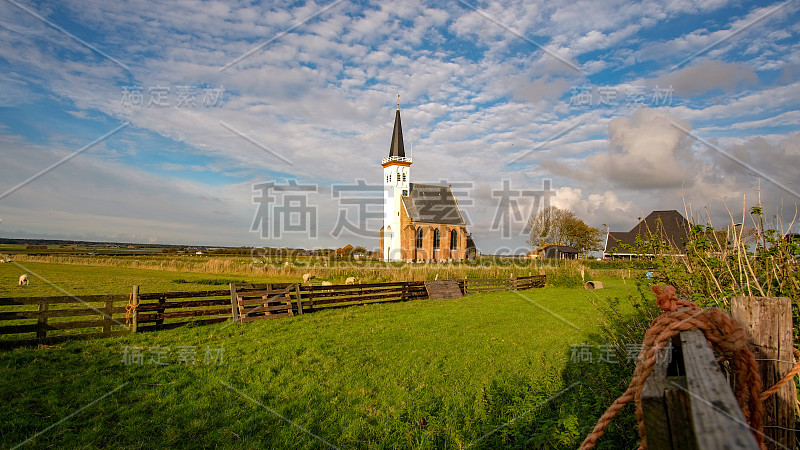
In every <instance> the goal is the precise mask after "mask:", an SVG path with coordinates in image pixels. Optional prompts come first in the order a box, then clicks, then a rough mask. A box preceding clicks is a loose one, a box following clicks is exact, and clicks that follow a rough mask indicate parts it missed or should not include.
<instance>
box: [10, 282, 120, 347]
mask: <svg viewBox="0 0 800 450" xmlns="http://www.w3.org/2000/svg"><path fill="white" fill-rule="evenodd" d="M128 299H129V296H128V295H125V294H123V295H86V296H82V297H80V298H79V297H74V296H58V297H12V298H0V308H2V311H0V336H3V337H6V336H8V337H9V339H2V340H0V347H15V346H18V345H24V344H28V343H35V344H53V343H57V342H61V341H64V340H66V339H91V338H98V337H109V336H116V335H119V334H124V333H127V332H129V331H128V327H126V325H125V313H126V307H125V305H126V304H127V303H128ZM5 324H8V325H5Z"/></svg>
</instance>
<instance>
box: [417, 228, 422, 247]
mask: <svg viewBox="0 0 800 450" xmlns="http://www.w3.org/2000/svg"><path fill="white" fill-rule="evenodd" d="M417 248H422V228H417Z"/></svg>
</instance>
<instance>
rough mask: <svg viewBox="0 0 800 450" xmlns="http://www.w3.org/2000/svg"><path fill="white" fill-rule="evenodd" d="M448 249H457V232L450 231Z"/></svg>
mask: <svg viewBox="0 0 800 450" xmlns="http://www.w3.org/2000/svg"><path fill="white" fill-rule="evenodd" d="M450 250H458V232H457V231H456V230H452V231H450Z"/></svg>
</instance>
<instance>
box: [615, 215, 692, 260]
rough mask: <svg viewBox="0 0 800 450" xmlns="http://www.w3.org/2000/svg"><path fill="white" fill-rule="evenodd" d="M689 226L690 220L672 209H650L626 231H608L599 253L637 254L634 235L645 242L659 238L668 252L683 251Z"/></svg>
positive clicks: (680, 253) (621, 255)
mask: <svg viewBox="0 0 800 450" xmlns="http://www.w3.org/2000/svg"><path fill="white" fill-rule="evenodd" d="M691 227H692V224H691V223H689V221H688V220H686V218H684V217H683V216H682V215H681V214H680V213H679V212H678V211H676V210H674V209H672V210H669V211H653V212H651V213H650V214H649V215H648V216H647V217H645V219H644V220H642V221H641V222H639V223H638V224H637V225H636V226H635V227H633V228H632V229H631V230H630V231H609V232H608V234H607V235H606V246H605V250H604V251H603V257H604V258H605V257H612V258H621V259H633V258H636V257H638V256H640V255H639V254H638V253H637V251H636V250H637V249H636V238H637V237H640V238H641V240H642V241H643V242H645V243H646V242H647V241H648V240H650V239H653V238H655V239H659V240H660V241H661V244H662V245H665V246H667V247H668V250H667V251H668V253H671V254H675V255H683V254H685V253H686V248H685V247H684V241H685V240H686V237H687V236H688V235H689V230H690V229H691ZM628 246H629V247H628ZM626 247H628V248H626ZM641 256H653V255H650V254H644V255H641Z"/></svg>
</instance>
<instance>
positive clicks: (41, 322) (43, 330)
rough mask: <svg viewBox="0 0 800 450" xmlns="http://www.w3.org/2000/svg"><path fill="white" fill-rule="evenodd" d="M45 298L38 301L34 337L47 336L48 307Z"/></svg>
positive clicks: (42, 337)
mask: <svg viewBox="0 0 800 450" xmlns="http://www.w3.org/2000/svg"><path fill="white" fill-rule="evenodd" d="M49 306H50V305H49V304H48V303H47V301H46V300H44V299H42V300H40V301H39V318H38V319H37V321H36V322H37V323H36V325H37V327H36V339H44V338H46V337H47V315H46V314H47V311H48V310H49V309H50V308H49Z"/></svg>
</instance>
